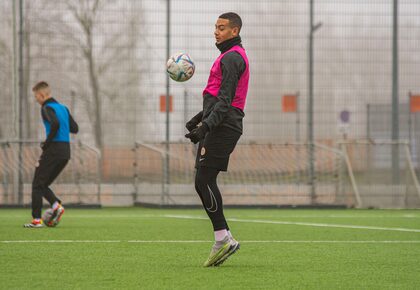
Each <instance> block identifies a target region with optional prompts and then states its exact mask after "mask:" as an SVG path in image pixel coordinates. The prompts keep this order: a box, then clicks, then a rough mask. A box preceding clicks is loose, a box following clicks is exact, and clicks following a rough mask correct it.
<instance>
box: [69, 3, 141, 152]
mask: <svg viewBox="0 0 420 290" xmlns="http://www.w3.org/2000/svg"><path fill="white" fill-rule="evenodd" d="M136 2H137V1H133V2H130V5H131V6H135V5H138V4H137V3H136ZM66 4H67V8H68V10H69V11H70V12H71V14H72V16H73V18H74V19H75V20H76V24H77V26H78V27H77V29H75V28H74V27H69V26H68V25H67V27H66V28H65V29H66V30H67V31H68V32H70V33H68V35H69V39H70V40H71V41H72V42H73V44H75V45H76V46H77V47H78V48H79V50H80V52H81V57H82V58H83V59H84V61H85V64H86V66H87V77H88V79H89V86H90V90H89V91H88V92H86V93H84V94H80V93H79V95H81V96H82V97H83V99H84V100H85V104H86V107H87V111H88V114H89V116H90V117H91V121H92V123H93V131H94V139H95V143H96V145H97V147H98V148H100V149H101V150H102V149H103V146H104V136H105V131H104V128H103V122H104V110H103V109H104V104H105V102H107V101H110V102H111V103H112V102H117V99H118V98H117V97H121V96H122V94H124V93H125V92H126V91H127V90H129V89H130V88H137V89H138V87H139V84H138V83H139V77H138V74H136V73H135V72H136V71H137V69H136V67H134V68H131V70H133V71H132V72H131V73H128V74H124V76H122V75H119V74H117V73H115V71H116V70H119V71H122V70H127V67H129V65H130V63H132V62H133V58H134V57H135V53H136V46H137V45H138V42H139V39H138V37H137V28H138V26H139V24H138V23H137V21H138V19H139V15H131V17H128V19H124V20H120V21H119V22H118V23H111V21H110V22H107V19H106V15H107V14H106V13H104V11H105V10H106V9H115V10H116V12H119V13H121V14H122V13H124V12H125V13H127V12H128V11H121V10H120V9H121V8H120V7H118V4H115V3H114V2H112V1H107V0H95V1H88V0H73V1H71V0H69V1H67V2H66ZM140 10H141V9H137V11H140ZM120 19H121V18H120ZM116 25H117V27H118V29H117V30H115V29H112V27H111V26H116ZM109 31H114V32H113V33H109ZM127 75H128V76H127ZM78 83H80V80H79V81H78Z"/></svg>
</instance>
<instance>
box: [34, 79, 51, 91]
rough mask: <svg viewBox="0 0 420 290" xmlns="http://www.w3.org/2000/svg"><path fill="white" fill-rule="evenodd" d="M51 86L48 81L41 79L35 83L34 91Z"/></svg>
mask: <svg viewBox="0 0 420 290" xmlns="http://www.w3.org/2000/svg"><path fill="white" fill-rule="evenodd" d="M49 87H50V86H49V85H48V83H47V82H44V81H40V82H38V83H37V84H36V85H34V87H33V88H32V91H33V92H37V91H39V90H42V89H45V88H49Z"/></svg>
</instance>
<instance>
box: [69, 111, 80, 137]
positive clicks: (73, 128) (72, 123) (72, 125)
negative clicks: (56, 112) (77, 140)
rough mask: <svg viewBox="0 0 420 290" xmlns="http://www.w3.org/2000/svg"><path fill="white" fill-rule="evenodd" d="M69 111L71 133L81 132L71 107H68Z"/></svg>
mask: <svg viewBox="0 0 420 290" xmlns="http://www.w3.org/2000/svg"><path fill="white" fill-rule="evenodd" d="M67 112H68V113H69V123H70V133H73V134H77V133H78V132H79V125H77V123H76V121H75V120H74V119H73V116H72V115H71V114H70V111H69V109H67Z"/></svg>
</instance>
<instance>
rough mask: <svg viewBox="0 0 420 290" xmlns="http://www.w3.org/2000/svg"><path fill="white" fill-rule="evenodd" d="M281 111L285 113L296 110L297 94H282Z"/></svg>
mask: <svg viewBox="0 0 420 290" xmlns="http://www.w3.org/2000/svg"><path fill="white" fill-rule="evenodd" d="M282 111H283V112H285V113H290V112H296V111H297V96H296V95H284V96H283V99H282Z"/></svg>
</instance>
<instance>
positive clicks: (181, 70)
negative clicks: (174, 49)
mask: <svg viewBox="0 0 420 290" xmlns="http://www.w3.org/2000/svg"><path fill="white" fill-rule="evenodd" d="M166 72H167V73H168V75H169V77H170V78H171V79H173V80H174V81H177V82H185V81H187V80H189V79H190V78H191V77H192V76H193V75H194V72H195V64H194V61H193V60H192V59H191V57H190V56H189V55H188V54H186V53H183V52H178V53H175V54H174V55H172V56H171V57H170V58H169V59H168V61H167V62H166Z"/></svg>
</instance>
